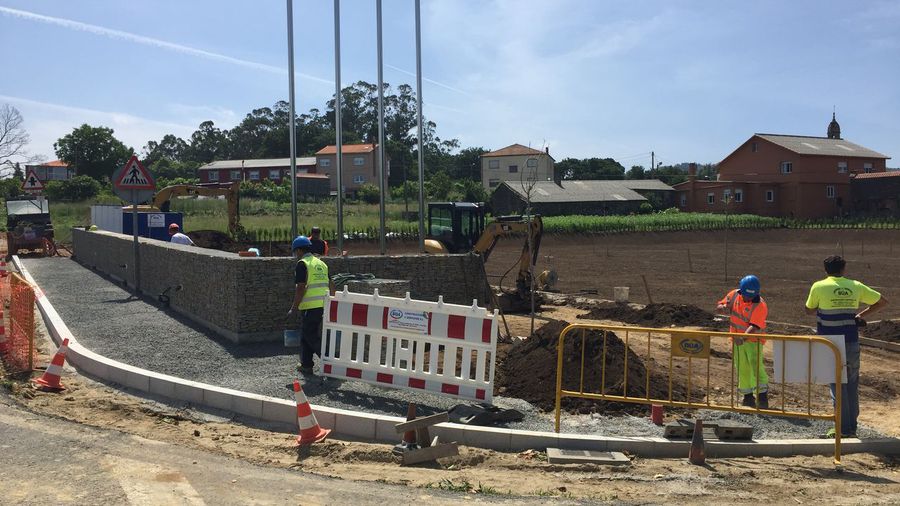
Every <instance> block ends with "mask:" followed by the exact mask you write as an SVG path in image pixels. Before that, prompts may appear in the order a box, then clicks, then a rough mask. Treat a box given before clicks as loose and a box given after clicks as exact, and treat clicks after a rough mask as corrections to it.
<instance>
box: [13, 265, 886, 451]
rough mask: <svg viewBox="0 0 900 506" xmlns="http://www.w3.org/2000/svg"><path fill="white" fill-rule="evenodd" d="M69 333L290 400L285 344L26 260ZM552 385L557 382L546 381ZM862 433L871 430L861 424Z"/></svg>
mask: <svg viewBox="0 0 900 506" xmlns="http://www.w3.org/2000/svg"><path fill="white" fill-rule="evenodd" d="M23 262H24V264H25V267H26V268H27V269H28V270H29V271H30V272H31V274H32V276H34V279H35V280H36V281H37V283H38V284H39V285H40V286H41V289H42V290H43V291H44V293H45V294H46V296H47V297H48V299H49V300H50V302H51V303H53V306H54V307H55V308H56V310H57V312H59V314H60V316H61V317H62V319H63V320H64V321H65V322H66V325H68V327H69V329H70V330H71V331H72V333H73V334H74V335H75V337H76V338H77V339H78V340H79V342H81V343H83V344H84V345H85V346H87V347H88V348H90V349H92V350H94V351H96V352H97V353H100V354H101V355H105V356H107V357H110V358H112V359H115V360H118V361H121V362H124V363H127V364H131V365H134V366H137V367H142V368H145V369H150V370H153V371H157V372H161V373H165V374H170V375H172V376H178V377H181V378H186V379H191V380H194V381H200V382H204V383H209V384H213V385H218V386H222V387H226V388H233V389H236V390H241V391H246V392H253V393H257V394H262V395H269V396H272V397H278V398H284V399H292V398H293V392H292V390H291V386H290V385H291V381H292V378H293V377H294V376H295V374H296V372H295V366H296V365H297V362H298V357H297V355H296V352H295V350H293V349H286V348H284V346H283V345H282V343H280V342H276V343H254V344H244V345H236V344H233V343H231V342H230V341H227V340H225V339H222V338H219V337H217V336H215V335H214V334H212V333H211V332H208V331H206V330H205V329H203V328H201V327H199V326H197V325H196V324H194V323H192V322H190V321H188V320H187V319H185V318H183V317H180V316H178V315H176V314H174V313H172V312H168V311H164V310H161V309H159V308H158V307H156V306H155V305H153V304H152V303H148V302H147V301H145V300H138V299H134V298H131V297H130V293H129V292H128V291H126V290H124V289H123V288H122V287H121V286H119V285H116V284H115V283H113V282H111V281H109V280H108V279H106V278H104V277H102V276H100V275H98V274H97V273H95V272H93V271H91V270H90V269H86V268H84V267H83V266H81V265H80V264H78V263H77V262H75V261H73V260H70V259H66V258H34V259H23ZM547 388H552V385H547ZM303 389H304V391H305V392H306V394H307V396H308V397H309V399H310V402H312V403H313V404H319V405H323V406H330V407H335V408H343V409H354V410H363V411H367V412H370V413H379V414H387V415H395V416H403V415H405V413H406V406H407V403H409V402H415V403H417V404H418V405H419V408H420V413H422V412H424V413H426V414H427V413H432V412H437V411H443V410H448V409H450V408H452V407H453V406H455V405H456V404H459V403H460V402H459V401H457V400H454V399H449V398H444V397H440V396H436V395H432V394H429V393H426V392H411V391H407V390H394V389H386V388H381V387H377V386H374V385H369V384H368V383H362V382H354V381H340V380H334V379H328V380H312V381H308V382H307V383H306V384H304V387H303ZM494 403H495V405H497V406H499V407H501V408H514V409H517V410H519V411H521V412H522V413H524V414H525V420H523V421H522V422H517V423H513V424H509V425H508V427H509V428H513V429H523V430H542V431H550V430H553V425H552V418H551V417H550V416H548V415H546V414H542V413H539V412H538V411H537V410H536V409H535V408H534V407H533V406H531V404H529V403H528V402H525V401H523V400H520V399H513V398H504V397H495V398H494ZM701 415H702V416H708V417H709V418H718V417H726V416H727V417H730V418H736V419H739V420H740V421H744V422H746V423H750V424H752V425H754V427H756V429H757V430H756V432H755V437H757V438H767V437H813V436H814V435H816V434H822V433H824V432H825V430H826V429H827V427H828V424H827V423H825V422H808V421H805V420H785V419H778V418H773V417H756V416H745V415H734V414H729V413H719V412H709V413H701ZM562 425H563V427H562V429H563V431H564V432H575V433H585V434H599V435H604V436H661V435H662V429H661V428H660V427H657V426H655V425H653V424H651V423H650V421H649V420H648V419H646V418H637V417H632V416H623V417H608V416H598V415H591V416H588V415H579V416H574V415H565V416H563V424H562ZM860 432H861V435H864V434H865V435H875V433H874V432H872V431H868V430H861V431H860Z"/></svg>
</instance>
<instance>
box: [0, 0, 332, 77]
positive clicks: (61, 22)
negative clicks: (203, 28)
mask: <svg viewBox="0 0 900 506" xmlns="http://www.w3.org/2000/svg"><path fill="white" fill-rule="evenodd" d="M0 14H5V15H7V16H12V17H15V18H19V19H25V20H29V21H36V22H39V23H45V24H49V25H56V26H61V27H63V28H68V29H70V30H77V31H82V32H87V33H91V34H93V35H99V36H101V37H109V38H112V39H119V40H127V41H129V42H134V43H137V44H143V45H146V46H152V47H157V48H160V49H165V50H167V51H174V52H176V53H181V54H186V55H191V56H197V57H199V58H204V59H207V60H212V61H217V62H221V63H228V64H231V65H239V66H242V67H247V68H252V69H255V70H262V71H264V72H270V73H273V74H280V75H285V74H287V69H286V68H284V67H279V66H276V65H268V64H266V63H259V62H255V61H250V60H244V59H241V58H235V57H232V56H228V55H224V54H221V53H215V52H212V51H206V50H204V49H198V48H195V47H191V46H185V45H183V44H176V43H174V42H168V41H165V40H160V39H154V38H152V37H145V36H143V35H136V34H133V33H129V32H123V31H121V30H115V29H112V28H106V27H103V26H98V25H92V24H88V23H82V22H80V21H74V20H71V19H63V18H57V17H53V16H45V15H43V14H37V13H34V12H29V11H23V10H19V9H12V8H10V7H3V6H0ZM295 75H296V76H297V77H299V78H301V79H306V80H308V81H313V82H318V83H324V84H330V85H332V86H334V81H332V80H329V79H323V78H321V77H317V76H313V75H310V74H304V73H302V72H295Z"/></svg>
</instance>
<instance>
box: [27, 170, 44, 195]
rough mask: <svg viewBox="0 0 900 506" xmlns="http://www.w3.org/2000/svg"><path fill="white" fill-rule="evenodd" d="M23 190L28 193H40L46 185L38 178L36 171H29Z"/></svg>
mask: <svg viewBox="0 0 900 506" xmlns="http://www.w3.org/2000/svg"><path fill="white" fill-rule="evenodd" d="M22 189H23V190H25V191H27V192H39V191H41V190H43V189H44V183H42V182H41V180H40V179H38V178H37V174H35V173H34V169H31V170H29V171H28V175H26V176H25V180H24V181H22Z"/></svg>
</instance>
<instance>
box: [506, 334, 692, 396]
mask: <svg viewBox="0 0 900 506" xmlns="http://www.w3.org/2000/svg"><path fill="white" fill-rule="evenodd" d="M567 325H568V323H567V322H564V321H560V320H550V321H549V322H548V323H546V324H544V325H543V326H542V327H541V328H539V329H538V330H537V331H536V332H535V335H534V337H532V338H530V339H526V340H524V341H519V342H517V343H515V344H513V345H512V346H510V347H508V348H506V349H505V350H503V351H505V353H503V351H501V357H500V360H501V362H500V366H499V367H498V370H497V377H496V378H495V380H496V381H495V384H496V386H497V389H498V391H499V393H501V394H503V395H507V396H512V397H518V398H520V399H525V400H526V401H528V402H530V403H532V404H533V405H535V406H536V407H538V408H539V409H542V410H544V411H552V410H553V409H555V404H556V365H557V356H556V354H557V347H558V344H559V333H560V332H561V331H562V330H563V329H564V328H565V327H566V326H567ZM605 334H606V378H605V384H604V385H603V392H604V393H606V394H610V395H624V394H625V390H624V388H623V387H624V385H623V383H624V382H623V378H624V371H625V353H626V347H625V343H624V342H622V340H621V339H619V337H618V336H616V335H615V334H614V333H612V332H605ZM585 336H586V337H585V340H584V348H585V349H584V363H585V367H584V391H585V392H592V393H600V391H601V383H602V382H603V381H604V380H603V378H602V368H601V363H602V361H603V341H604V332H601V331H589V332H586V333H585ZM581 343H582V340H581V338H580V333H579V336H578V337H575V335H570V336H569V338H567V339H566V341H565V356H564V359H563V380H562V387H563V389H565V390H576V391H577V390H579V385H580V380H581V370H580V369H581V367H580V365H581V354H582V345H581ZM627 353H628V389H627V394H628V395H629V396H633V397H645V396H646V395H647V388H646V387H647V371H646V369H645V365H644V361H643V360H641V358H640V357H638V356H637V355H636V354H635V353H634V352H633V351H631V349H628V350H627ZM502 355H505V356H502ZM648 365H649V367H650V370H651V373H650V397H651V398H667V397H668V395H669V394H668V392H669V390H668V389H669V379H668V375H666V374H663V373H656V372H654V370H655V369H657V367H656V365H655V361H653V362H651V363H650V364H648ZM658 369H659V371H665V370H666V369H665V368H664V367H662V366H660V367H659V368H658ZM672 394H673V398H675V399H685V398H686V397H687V388H686V387H685V385H684V384H683V383H682V382H680V381H673V384H672ZM697 395H699V394H697ZM694 398H696V397H694ZM562 403H563V404H562V405H563V409H565V410H567V411H569V412H572V413H582V414H586V413H592V412H596V413H602V412H605V413H610V412H616V413H622V412H627V413H636V414H637V413H645V412H646V411H647V407H646V406H643V405H639V404H623V403H613V402H601V401H593V400H587V399H576V398H563V401H562Z"/></svg>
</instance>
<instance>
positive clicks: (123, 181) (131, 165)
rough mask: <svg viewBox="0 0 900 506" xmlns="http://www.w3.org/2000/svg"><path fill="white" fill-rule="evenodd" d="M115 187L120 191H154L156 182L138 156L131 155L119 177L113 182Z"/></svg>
mask: <svg viewBox="0 0 900 506" xmlns="http://www.w3.org/2000/svg"><path fill="white" fill-rule="evenodd" d="M113 186H115V187H116V188H118V189H120V190H153V189H155V188H156V181H154V180H153V176H151V175H150V173H149V172H148V171H147V169H145V168H144V166H143V165H141V162H139V161H138V159H137V156H136V155H131V159H130V160H128V163H126V164H125V168H124V169H123V170H122V172H121V174H120V175H119V177H118V178H116V180H115V181H113Z"/></svg>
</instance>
